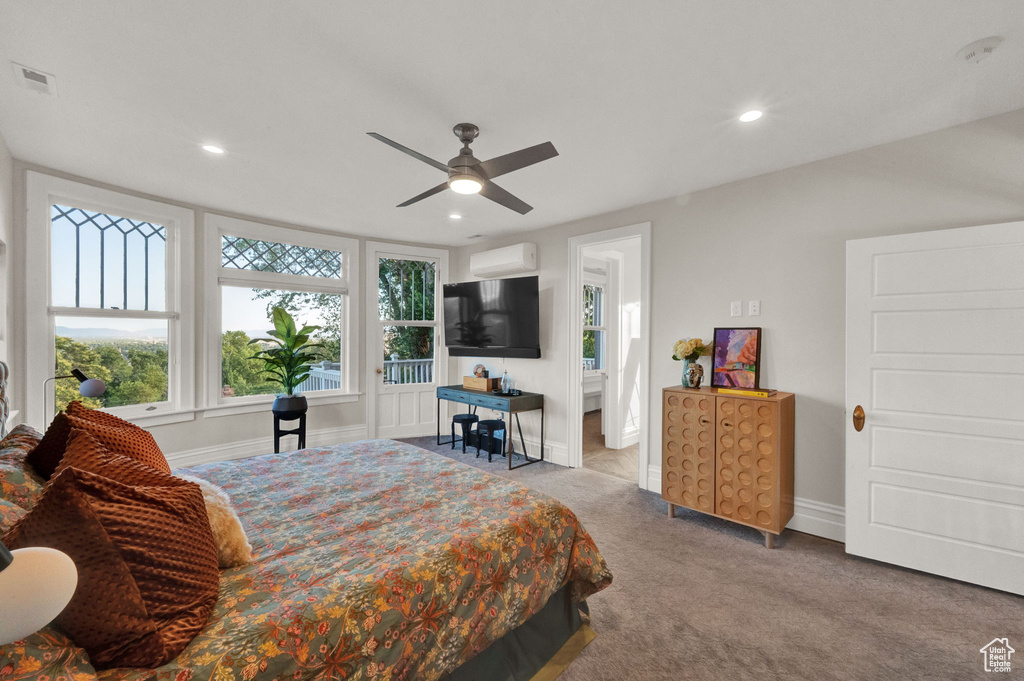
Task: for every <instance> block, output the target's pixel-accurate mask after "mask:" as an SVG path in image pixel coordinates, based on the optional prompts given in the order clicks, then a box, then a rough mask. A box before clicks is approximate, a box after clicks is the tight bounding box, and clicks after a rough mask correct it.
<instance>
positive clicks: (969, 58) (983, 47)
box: [956, 35, 1003, 64]
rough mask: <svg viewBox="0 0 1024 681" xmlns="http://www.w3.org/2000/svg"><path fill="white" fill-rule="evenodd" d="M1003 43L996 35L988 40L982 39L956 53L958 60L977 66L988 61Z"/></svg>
mask: <svg viewBox="0 0 1024 681" xmlns="http://www.w3.org/2000/svg"><path fill="white" fill-rule="evenodd" d="M1001 42H1003V39H1002V37H1000V36H997V35H994V36H990V37H988V38H982V39H981V40H975V41H974V42H973V43H971V44H970V45H968V46H967V47H965V48H963V49H962V50H960V51H959V52H957V53H956V58H957V59H959V60H960V61H962V62H967V63H968V64H977V63H978V62H980V61H982V60H983V59H987V58H988V56H989V55H990V54H992V52H993V50H995V49H996V48H997V47H999V43H1001Z"/></svg>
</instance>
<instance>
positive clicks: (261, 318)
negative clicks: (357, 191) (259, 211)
mask: <svg viewBox="0 0 1024 681" xmlns="http://www.w3.org/2000/svg"><path fill="white" fill-rule="evenodd" d="M207 229H208V231H209V241H208V242H207V243H208V247H209V248H210V249H211V251H212V253H213V254H214V257H213V258H211V263H212V268H211V275H212V276H211V277H210V281H211V282H214V283H215V284H214V285H216V286H217V289H218V290H217V293H216V296H215V300H216V302H215V303H212V304H210V308H211V310H210V316H209V321H208V328H209V329H210V335H209V337H210V339H211V341H212V342H211V351H210V364H211V366H213V367H219V371H216V370H215V371H212V372H210V373H211V379H212V381H213V382H212V383H211V386H210V389H209V390H210V400H209V401H210V404H211V406H213V405H217V404H224V405H228V404H234V405H244V404H246V403H259V404H262V403H264V402H266V401H267V399H269V396H270V395H274V394H276V393H279V392H281V387H280V385H279V384H277V383H275V382H274V381H272V380H270V379H269V378H268V377H267V376H266V375H265V374H264V372H263V362H261V361H260V360H256V359H252V355H253V354H254V352H255V350H256V349H257V347H260V346H265V345H268V344H265V343H262V342H260V341H259V339H265V338H268V333H267V332H268V331H269V330H271V329H272V328H273V324H272V322H271V314H272V311H273V308H274V307H278V306H280V307H283V308H285V309H286V310H287V311H288V312H289V313H291V315H292V316H293V317H294V318H295V322H296V324H298V325H299V326H303V325H311V326H318V327H320V328H319V329H317V330H316V331H314V332H313V341H314V342H316V343H320V344H321V347H320V348H319V350H318V352H317V355H318V361H317V362H316V364H315V365H314V366H313V368H312V370H311V371H310V374H309V378H307V379H306V380H305V381H304V382H303V383H302V385H301V386H299V392H301V393H302V394H304V395H306V396H307V397H316V396H323V397H330V396H335V395H343V394H348V393H352V392H355V391H356V389H357V385H358V381H357V379H356V377H355V376H354V375H353V371H352V368H351V363H350V361H351V356H352V349H351V346H352V343H353V340H354V339H353V338H352V334H351V333H349V332H348V329H351V328H352V326H351V320H352V319H354V317H352V315H353V310H351V309H350V308H351V304H350V301H351V300H353V298H352V296H351V295H350V288H351V284H352V283H353V282H354V278H353V277H352V276H351V274H352V272H351V269H352V267H353V260H352V255H351V254H352V253H355V247H356V243H357V242H356V241H355V240H353V239H346V238H342V237H330V236H325V235H319V234H311V233H306V232H300V231H298V230H291V229H285V228H272V227H268V226H265V225H260V224H257V223H253V222H248V221H244V220H236V219H233V218H226V217H222V216H218V215H210V216H208V218H207ZM218 340H219V343H218V342H217V341H218ZM253 340H255V341H257V342H256V343H255V344H251V341H253Z"/></svg>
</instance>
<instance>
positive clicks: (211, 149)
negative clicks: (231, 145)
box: [203, 144, 224, 154]
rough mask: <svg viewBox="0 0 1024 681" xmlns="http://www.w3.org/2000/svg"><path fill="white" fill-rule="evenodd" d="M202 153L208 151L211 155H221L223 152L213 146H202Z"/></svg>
mask: <svg viewBox="0 0 1024 681" xmlns="http://www.w3.org/2000/svg"><path fill="white" fill-rule="evenodd" d="M203 151H208V152H210V153H211V154H223V153H224V150H223V149H221V148H220V147H218V146H216V145H214V144H204V145H203Z"/></svg>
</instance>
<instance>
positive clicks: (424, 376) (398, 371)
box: [296, 359, 434, 393]
mask: <svg viewBox="0 0 1024 681" xmlns="http://www.w3.org/2000/svg"><path fill="white" fill-rule="evenodd" d="M383 379H384V383H387V384H399V385H404V384H407V383H430V382H432V381H433V380H434V360H432V359H389V360H387V361H385V362H384V375H383ZM340 389H341V364H339V363H338V362H321V363H320V364H314V365H313V366H312V367H311V368H310V370H309V378H307V379H306V380H305V381H303V382H302V383H301V384H300V385H299V387H298V388H297V390H296V391H297V392H299V393H309V392H313V391H314V390H340Z"/></svg>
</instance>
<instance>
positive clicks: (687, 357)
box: [672, 338, 712, 388]
mask: <svg viewBox="0 0 1024 681" xmlns="http://www.w3.org/2000/svg"><path fill="white" fill-rule="evenodd" d="M711 348H712V346H711V344H707V345H705V344H704V341H702V340H701V339H700V338H683V339H681V340H677V341H676V344H675V346H673V348H672V359H674V360H676V361H677V362H678V361H682V362H683V380H682V383H683V386H684V387H687V388H699V387H700V384H701V381H702V380H704V367H702V366H701V365H700V364H699V363H698V362H697V360H698V359H699V358H701V357H706V356H707V355H710V354H711Z"/></svg>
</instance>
